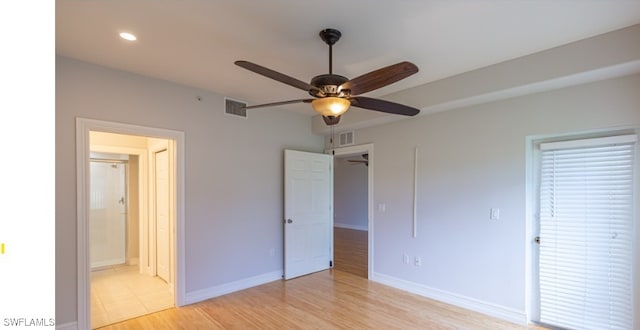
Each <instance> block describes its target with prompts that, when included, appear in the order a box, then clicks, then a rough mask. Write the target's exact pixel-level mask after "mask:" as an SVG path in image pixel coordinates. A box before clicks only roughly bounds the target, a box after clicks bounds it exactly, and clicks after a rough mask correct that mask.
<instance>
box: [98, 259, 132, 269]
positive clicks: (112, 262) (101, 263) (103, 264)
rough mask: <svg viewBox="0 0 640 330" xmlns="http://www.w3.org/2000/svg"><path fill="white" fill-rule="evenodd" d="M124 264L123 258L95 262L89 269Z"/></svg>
mask: <svg viewBox="0 0 640 330" xmlns="http://www.w3.org/2000/svg"><path fill="white" fill-rule="evenodd" d="M124 263H125V259H123V258H118V259H111V260H102V261H96V262H92V263H91V269H94V268H100V267H106V266H114V265H122V264H124Z"/></svg>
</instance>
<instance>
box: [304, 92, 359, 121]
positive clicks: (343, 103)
mask: <svg viewBox="0 0 640 330" xmlns="http://www.w3.org/2000/svg"><path fill="white" fill-rule="evenodd" d="M311 106H312V107H313V110H315V111H316V112H317V113H319V114H321V115H323V116H334V117H337V116H340V115H342V114H343V113H345V112H347V110H349V106H351V102H349V100H347V99H345V98H341V97H333V96H328V97H322V98H318V99H315V100H313V101H311Z"/></svg>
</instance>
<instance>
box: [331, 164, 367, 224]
mask: <svg viewBox="0 0 640 330" xmlns="http://www.w3.org/2000/svg"><path fill="white" fill-rule="evenodd" d="M348 159H358V160H361V159H362V157H360V156H356V157H352V156H349V157H345V158H336V159H335V162H334V167H333V182H334V184H333V194H334V198H333V200H334V202H333V210H334V214H335V216H334V219H333V222H334V226H337V227H343V228H350V229H359V230H367V225H368V222H369V221H368V218H367V213H368V205H367V202H368V189H367V187H368V186H369V185H368V182H367V181H368V175H369V171H368V167H366V166H365V165H364V164H356V165H353V164H350V163H349V162H348V161H347V160H348Z"/></svg>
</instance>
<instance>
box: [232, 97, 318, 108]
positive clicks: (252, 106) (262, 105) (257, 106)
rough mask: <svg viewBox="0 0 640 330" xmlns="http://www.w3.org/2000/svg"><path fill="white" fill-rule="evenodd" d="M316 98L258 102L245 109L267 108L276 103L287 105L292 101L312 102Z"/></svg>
mask: <svg viewBox="0 0 640 330" xmlns="http://www.w3.org/2000/svg"><path fill="white" fill-rule="evenodd" d="M313 100H314V99H301V100H291V101H282V102H273V103H264V104H256V105H250V106H246V107H244V108H245V109H255V108H266V107H273V106H276V105H285V104H292V103H311V101H313Z"/></svg>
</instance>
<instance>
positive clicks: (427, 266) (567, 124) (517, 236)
mask: <svg viewBox="0 0 640 330" xmlns="http://www.w3.org/2000/svg"><path fill="white" fill-rule="evenodd" d="M639 92H640V75H637V74H636V75H631V76H626V77H621V78H617V79H610V80H603V81H600V82H595V83H590V84H585V85H579V86H574V87H569V88H565V89H559V90H555V91H550V92H543V93H538V94H532V95H528V96H522V97H516V98H512V99H507V100H503V101H499V102H493V103H487V104H483V105H477V106H472V107H468V108H462V109H457V110H450V111H447V112H440V113H436V114H432V115H426V116H419V117H414V118H411V119H406V120H402V121H398V122H395V123H392V124H387V125H381V126H377V127H371V128H365V129H360V130H357V131H356V132H355V136H357V137H358V143H373V144H374V148H375V157H374V160H373V161H374V167H375V171H374V203H375V205H377V204H379V203H385V204H386V212H378V211H375V214H374V228H375V230H374V251H373V253H374V255H375V257H374V270H373V271H374V278H375V275H376V274H379V275H386V276H388V277H392V278H396V279H400V280H403V281H408V283H413V284H416V285H418V286H424V287H428V288H433V289H436V290H440V291H444V292H449V293H453V294H454V295H459V296H462V297H466V298H471V299H475V300H477V301H480V302H483V303H488V304H493V305H496V306H500V307H504V308H506V309H507V310H513V311H516V312H521V313H524V312H525V262H526V253H525V246H526V239H527V238H526V237H525V228H526V227H525V217H526V210H525V203H526V196H525V185H526V178H527V176H526V171H525V167H526V139H527V137H528V136H534V135H547V134H551V135H552V134H567V133H582V132H588V131H594V130H601V129H612V130H614V129H619V128H620V127H629V126H633V127H640V93H639ZM415 147H418V148H419V150H420V156H419V167H418V178H419V180H418V208H417V212H418V225H417V227H418V236H417V238H412V236H411V235H412V228H413V227H412V219H413V218H412V210H413V204H412V203H413V167H414V148H415ZM492 207H497V208H500V210H501V215H500V216H501V218H500V220H498V221H491V220H489V209H490V208H492ZM403 253H407V254H409V255H410V256H412V257H413V256H420V257H421V258H422V266H420V267H415V266H414V265H413V264H412V263H410V264H408V265H407V264H403V262H402V255H403ZM406 283H407V282H405V284H406Z"/></svg>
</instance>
